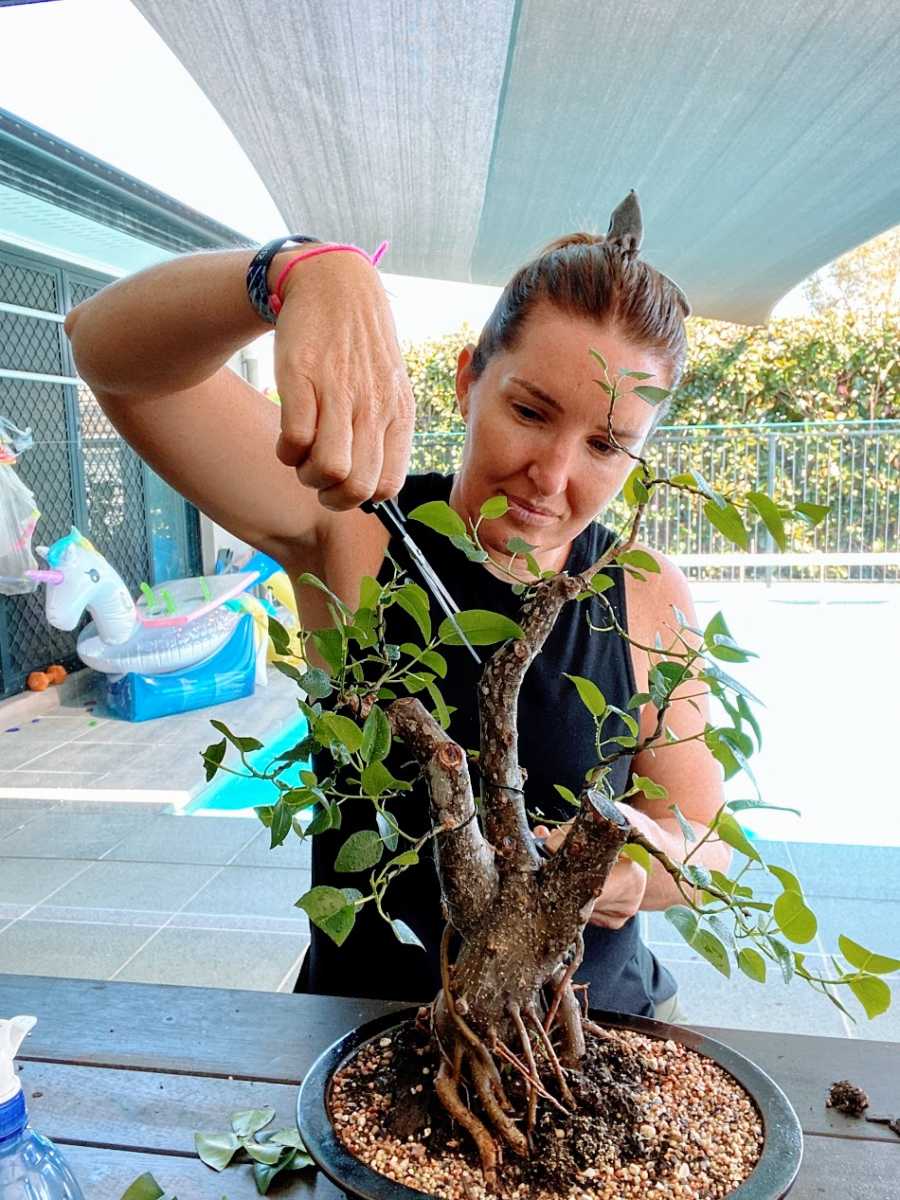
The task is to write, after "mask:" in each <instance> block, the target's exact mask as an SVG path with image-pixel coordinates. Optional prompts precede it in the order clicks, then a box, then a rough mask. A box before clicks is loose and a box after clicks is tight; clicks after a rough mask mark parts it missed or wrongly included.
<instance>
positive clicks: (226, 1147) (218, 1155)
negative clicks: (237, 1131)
mask: <svg viewBox="0 0 900 1200" xmlns="http://www.w3.org/2000/svg"><path fill="white" fill-rule="evenodd" d="M194 1148H195V1150H196V1151H197V1154H198V1155H199V1156H200V1158H201V1159H202V1160H203V1162H205V1163H206V1165H207V1166H208V1167H212V1169H213V1170H214V1171H224V1170H225V1168H226V1167H227V1166H228V1164H229V1163H230V1162H231V1160H232V1159H233V1158H234V1156H235V1154H237V1152H238V1150H240V1148H241V1143H240V1141H239V1139H238V1138H237V1137H236V1136H235V1135H234V1134H233V1133H195V1134H194Z"/></svg>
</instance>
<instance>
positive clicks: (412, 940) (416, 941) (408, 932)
mask: <svg viewBox="0 0 900 1200" xmlns="http://www.w3.org/2000/svg"><path fill="white" fill-rule="evenodd" d="M391 929H393V931H394V937H396V939H397V941H398V942H402V943H403V945H404V946H418V947H419V949H420V950H424V949H425V947H424V946H423V944H422V941H421V939H420V937H419V935H418V934H417V933H416V931H415V930H414V929H410V927H409V926H408V925H407V924H406V922H405V921H401V920H399V918H394V920H393V921H391Z"/></svg>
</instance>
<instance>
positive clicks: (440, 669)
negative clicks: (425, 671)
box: [421, 650, 447, 679]
mask: <svg viewBox="0 0 900 1200" xmlns="http://www.w3.org/2000/svg"><path fill="white" fill-rule="evenodd" d="M421 661H422V663H423V665H424V666H426V667H430V668H431V670H432V671H434V673H435V675H439V676H440V678H441V679H444V678H445V677H446V675H447V660H446V658H444V656H443V654H438V652H437V650H426V651H425V652H424V653H423V654H422V655H421Z"/></svg>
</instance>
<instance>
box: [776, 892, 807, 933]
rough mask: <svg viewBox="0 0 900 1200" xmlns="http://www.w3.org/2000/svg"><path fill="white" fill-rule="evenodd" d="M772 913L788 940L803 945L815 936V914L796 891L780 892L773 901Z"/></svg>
mask: <svg viewBox="0 0 900 1200" xmlns="http://www.w3.org/2000/svg"><path fill="white" fill-rule="evenodd" d="M772 913H773V915H774V917H775V921H776V923H777V925H778V928H779V929H780V930H781V932H782V933H783V934H784V936H785V937H786V938H787V939H788V941H791V942H794V943H796V944H797V945H800V946H805V945H806V944H807V943H808V942H811V941H812V940H813V938H814V937H815V936H816V928H817V922H816V915H815V913H814V912H813V911H812V910H811V909H810V908H808V907H807V905H806V902H805V901H804V899H803V897H802V896H801V895H799V894H798V893H797V892H793V891H789V892H782V893H781V895H780V896H779V897H778V899H777V900H776V901H775V904H774V906H773V908H772Z"/></svg>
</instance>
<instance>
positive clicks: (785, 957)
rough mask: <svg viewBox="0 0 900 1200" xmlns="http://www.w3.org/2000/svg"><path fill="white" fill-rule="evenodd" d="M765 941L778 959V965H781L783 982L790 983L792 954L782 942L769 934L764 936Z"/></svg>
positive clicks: (792, 973) (792, 972) (792, 962)
mask: <svg viewBox="0 0 900 1200" xmlns="http://www.w3.org/2000/svg"><path fill="white" fill-rule="evenodd" d="M766 941H767V942H768V944H769V946H770V947H771V949H772V951H773V953H774V954H775V957H776V958H777V960H778V965H779V967H781V974H782V977H783V978H784V982H785V983H790V982H791V980H792V979H793V977H794V955H793V953H792V952H791V951H790V950H789V949H788V948H787V946H786V945H785V944H784V942H782V941H779V939H778V938H776V937H772V935H771V934H768V935H767V936H766Z"/></svg>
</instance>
